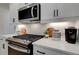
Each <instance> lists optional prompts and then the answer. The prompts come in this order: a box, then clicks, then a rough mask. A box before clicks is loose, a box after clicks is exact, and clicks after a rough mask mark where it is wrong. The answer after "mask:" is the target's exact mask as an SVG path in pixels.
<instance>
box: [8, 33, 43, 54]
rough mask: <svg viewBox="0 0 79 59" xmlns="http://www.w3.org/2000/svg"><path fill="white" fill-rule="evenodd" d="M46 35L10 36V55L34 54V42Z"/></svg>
mask: <svg viewBox="0 0 79 59" xmlns="http://www.w3.org/2000/svg"><path fill="white" fill-rule="evenodd" d="M43 37H44V35H33V34H26V35H18V36H13V38H8V39H7V41H8V45H9V47H8V54H9V55H32V54H33V45H32V43H33V42H35V41H37V40H39V39H41V38H43Z"/></svg>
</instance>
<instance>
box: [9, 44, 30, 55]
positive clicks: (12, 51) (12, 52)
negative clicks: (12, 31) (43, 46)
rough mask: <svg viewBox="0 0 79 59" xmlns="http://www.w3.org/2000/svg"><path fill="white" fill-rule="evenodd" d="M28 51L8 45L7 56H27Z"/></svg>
mask: <svg viewBox="0 0 79 59" xmlns="http://www.w3.org/2000/svg"><path fill="white" fill-rule="evenodd" d="M29 53H30V50H29V49H24V48H22V47H19V46H17V45H11V44H10V45H8V54H9V55H29Z"/></svg>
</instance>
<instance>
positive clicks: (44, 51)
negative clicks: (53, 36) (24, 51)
mask: <svg viewBox="0 0 79 59" xmlns="http://www.w3.org/2000/svg"><path fill="white" fill-rule="evenodd" d="M33 54H34V55H65V54H66V53H63V52H61V51H57V50H55V49H49V48H46V47H43V46H38V45H34V49H33Z"/></svg>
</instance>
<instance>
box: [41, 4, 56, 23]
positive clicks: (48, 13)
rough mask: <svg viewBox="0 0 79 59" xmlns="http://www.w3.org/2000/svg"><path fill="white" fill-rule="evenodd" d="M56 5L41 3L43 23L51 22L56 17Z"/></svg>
mask: <svg viewBox="0 0 79 59" xmlns="http://www.w3.org/2000/svg"><path fill="white" fill-rule="evenodd" d="M55 9H56V3H41V21H42V22H51V21H53V20H54V17H55Z"/></svg>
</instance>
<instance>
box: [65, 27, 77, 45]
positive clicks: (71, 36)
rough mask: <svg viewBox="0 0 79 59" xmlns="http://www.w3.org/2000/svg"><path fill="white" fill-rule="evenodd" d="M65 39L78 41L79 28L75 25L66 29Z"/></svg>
mask: <svg viewBox="0 0 79 59" xmlns="http://www.w3.org/2000/svg"><path fill="white" fill-rule="evenodd" d="M65 40H66V41H67V42H68V43H72V44H75V43H76V41H77V29H76V28H74V27H70V28H67V29H65Z"/></svg>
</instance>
